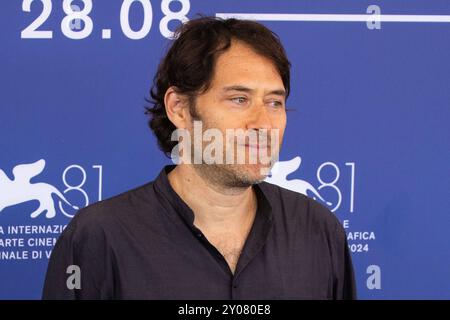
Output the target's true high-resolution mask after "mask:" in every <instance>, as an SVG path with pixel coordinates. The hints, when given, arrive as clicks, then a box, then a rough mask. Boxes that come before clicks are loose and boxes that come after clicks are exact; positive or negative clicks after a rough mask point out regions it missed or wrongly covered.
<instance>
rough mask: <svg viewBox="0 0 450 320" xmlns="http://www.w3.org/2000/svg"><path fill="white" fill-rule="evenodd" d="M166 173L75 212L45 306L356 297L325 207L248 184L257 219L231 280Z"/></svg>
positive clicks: (343, 248) (49, 278) (344, 249)
mask: <svg viewBox="0 0 450 320" xmlns="http://www.w3.org/2000/svg"><path fill="white" fill-rule="evenodd" d="M173 168H174V166H166V167H165V168H164V169H163V170H162V171H161V173H160V174H159V176H158V177H157V179H156V180H155V181H153V182H150V183H148V184H146V185H144V186H141V187H139V188H136V189H134V190H130V191H127V192H125V193H123V194H121V195H118V196H116V197H113V198H111V199H108V200H104V201H101V202H98V203H95V204H93V205H90V206H88V207H86V208H84V209H81V210H80V211H79V212H78V213H77V215H76V216H75V217H74V218H73V219H72V221H71V222H70V223H69V225H68V226H67V228H66V229H65V230H64V232H63V233H62V235H61V236H60V238H59V239H58V241H57V243H56V245H55V248H54V249H53V252H52V255H51V259H50V262H49V266H48V270H47V275H46V279H45V285H44V290H43V298H45V299H221V300H222V299H353V298H356V294H355V281H354V275H353V268H352V263H351V259H350V254H349V250H348V245H347V240H346V235H345V232H344V230H343V228H342V226H341V224H340V223H339V221H338V220H337V219H336V217H335V216H334V215H333V214H332V213H331V212H330V211H329V210H328V209H327V208H325V207H324V206H322V205H321V204H319V203H318V202H316V201H314V200H312V199H310V198H308V197H306V196H304V195H302V194H299V193H296V192H292V191H289V190H286V189H283V188H281V187H278V186H275V185H272V184H269V183H266V182H262V183H260V184H257V185H254V190H255V192H256V195H257V212H256V216H255V220H254V222H253V225H252V228H251V230H250V233H249V235H248V237H247V239H246V242H245V244H244V247H243V251H242V253H241V256H240V257H239V261H238V263H237V266H236V270H235V273H234V274H233V273H232V272H231V270H230V268H229V266H228V264H227V262H226V261H225V259H224V258H223V256H222V255H221V254H220V253H219V251H218V250H217V249H216V248H215V247H214V246H213V245H212V244H211V243H210V242H209V241H208V239H206V237H205V236H204V235H203V234H202V232H201V231H200V230H199V229H198V228H196V227H195V226H194V224H193V222H194V213H193V212H192V210H191V209H190V208H189V207H188V206H187V204H186V203H185V202H183V200H182V199H181V198H180V197H179V196H178V194H177V193H176V192H175V191H174V190H173V189H172V187H171V185H170V184H169V181H168V178H167V174H168V173H169V172H170V170H172V169H173ZM70 265H76V266H78V267H79V268H80V274H79V275H80V276H81V288H80V289H76V288H74V289H69V288H68V286H67V282H68V278H69V277H70V276H71V275H73V274H75V273H72V272H73V269H70V270H69V272H67V271H68V270H67V268H68V267H69V266H70ZM72 280H73V278H72V279H71V280H70V281H72ZM72 283H75V282H72ZM71 288H73V287H71Z"/></svg>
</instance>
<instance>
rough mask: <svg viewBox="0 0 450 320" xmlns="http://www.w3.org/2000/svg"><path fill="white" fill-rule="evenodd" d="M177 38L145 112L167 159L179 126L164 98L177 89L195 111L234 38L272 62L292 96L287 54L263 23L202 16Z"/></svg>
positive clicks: (160, 65)
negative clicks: (174, 133) (195, 105)
mask: <svg viewBox="0 0 450 320" xmlns="http://www.w3.org/2000/svg"><path fill="white" fill-rule="evenodd" d="M175 39H176V40H175V41H174V42H173V43H172V45H171V47H170V48H169V50H168V52H167V54H166V56H165V57H164V59H163V60H162V61H161V63H160V64H159V67H158V71H157V72H156V75H155V77H154V79H153V86H152V88H151V90H150V96H151V99H149V100H148V102H149V103H150V104H151V107H146V111H145V114H147V115H149V116H150V119H149V121H148V125H149V127H150V128H151V129H152V130H153V132H154V134H155V135H156V138H157V139H158V145H159V147H160V149H161V150H162V151H163V152H164V153H165V154H166V156H168V157H170V152H171V151H172V149H173V147H175V146H176V145H177V143H178V141H171V135H172V132H173V131H174V130H175V129H176V127H175V126H174V125H173V123H172V122H171V121H170V120H169V118H168V117H167V114H166V108H165V105H164V95H165V93H166V91H167V89H168V88H169V87H171V86H175V87H176V88H177V91H178V92H179V93H181V94H184V95H185V96H186V97H188V102H189V106H190V107H191V109H190V110H191V111H192V108H193V106H194V104H195V97H196V96H197V95H198V94H200V93H202V92H204V91H206V90H207V89H208V87H209V85H210V84H211V81H212V77H213V72H214V65H215V62H216V60H217V57H218V56H219V54H220V53H223V52H224V51H226V50H227V49H228V48H230V46H231V40H232V39H234V40H239V41H242V42H244V43H246V44H247V45H249V46H250V47H251V48H252V49H253V50H255V52H257V53H258V54H261V55H262V56H264V57H266V58H268V59H269V60H270V61H272V62H273V64H274V65H275V67H276V68H277V70H278V72H279V74H280V77H281V79H282V81H283V84H284V88H285V90H286V97H287V96H288V95H289V90H290V63H289V60H288V58H287V56H286V52H285V50H284V48H283V46H282V44H281V42H280V40H279V37H278V36H277V35H276V34H275V33H273V32H272V31H271V30H269V29H268V28H267V27H265V26H263V25H262V24H260V23H257V22H254V21H248V20H237V19H220V18H216V17H200V18H198V19H194V20H191V21H188V22H186V23H185V24H182V25H181V26H180V27H179V28H178V29H177V30H176V31H175ZM194 111H195V110H194Z"/></svg>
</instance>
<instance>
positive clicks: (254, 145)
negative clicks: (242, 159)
mask: <svg viewBox="0 0 450 320" xmlns="http://www.w3.org/2000/svg"><path fill="white" fill-rule="evenodd" d="M243 146H245V147H246V148H249V149H257V150H259V149H267V145H265V144H244V145H243Z"/></svg>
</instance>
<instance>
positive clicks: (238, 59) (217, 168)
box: [191, 41, 286, 187]
mask: <svg viewBox="0 0 450 320" xmlns="http://www.w3.org/2000/svg"><path fill="white" fill-rule="evenodd" d="M195 113H196V114H197V115H198V117H199V120H201V121H202V126H203V130H207V129H210V128H216V129H218V130H220V131H221V132H222V136H223V138H224V139H223V141H224V147H223V154H224V158H225V154H226V152H227V150H226V149H227V148H228V149H230V148H235V160H236V157H237V156H238V153H239V151H240V152H241V153H242V152H245V155H244V158H245V163H244V164H237V163H236V161H234V164H226V163H225V164H209V165H207V164H204V165H200V166H196V168H197V169H198V170H202V174H206V175H208V178H211V179H214V180H217V181H218V182H220V183H222V184H226V185H227V186H229V187H245V186H249V185H251V184H254V183H258V182H260V181H262V180H264V178H265V174H264V173H263V172H264V171H268V169H269V168H270V166H271V164H272V163H267V162H266V163H261V161H259V157H257V159H258V160H257V162H256V163H254V162H253V164H251V163H249V162H250V159H249V157H250V153H253V154H258V152H261V153H266V154H272V157H278V152H279V148H280V146H281V142H282V138H283V134H284V129H285V127H286V110H285V88H284V85H283V81H282V79H281V77H280V75H279V73H278V71H277V69H276V68H275V66H274V64H273V63H272V62H271V61H270V60H268V59H267V58H265V57H264V56H261V55H259V54H258V53H256V52H255V51H253V50H252V49H251V47H249V46H247V45H246V44H245V43H243V42H239V41H233V42H232V45H231V47H230V49H229V50H227V51H226V52H224V53H223V54H221V55H220V56H219V57H218V59H217V61H216V65H215V70H214V75H213V79H212V82H211V85H210V87H209V89H208V90H207V91H206V92H204V93H202V94H200V95H198V96H197V98H196V103H195ZM191 129H192V128H191ZM227 129H242V130H243V131H244V132H250V131H253V133H255V132H260V131H262V132H264V130H265V131H266V132H267V133H268V134H267V135H265V136H267V138H268V139H267V140H266V141H261V140H260V141H257V143H256V144H252V143H249V142H250V141H249V139H247V140H246V142H245V144H244V145H242V143H238V141H236V140H235V139H234V137H232V141H227V140H226V130H227ZM262 129H264V130H262ZM274 129H275V130H274ZM277 129H278V130H277ZM276 131H278V132H277V134H278V139H279V140H278V141H277V143H276V145H275V148H272V149H271V143H270V133H271V132H272V133H275V132H276ZM191 133H192V131H191ZM237 144H239V145H240V148H237ZM204 146H205V144H204V145H203V147H204ZM272 147H273V146H272ZM274 149H275V150H274Z"/></svg>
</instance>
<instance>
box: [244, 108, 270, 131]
mask: <svg viewBox="0 0 450 320" xmlns="http://www.w3.org/2000/svg"><path fill="white" fill-rule="evenodd" d="M250 112H251V115H250V119H249V121H248V124H247V129H254V130H258V129H267V130H269V129H271V128H272V122H271V119H270V116H269V114H268V110H267V108H266V107H265V105H264V104H263V103H260V104H259V105H257V106H255V108H253V110H250Z"/></svg>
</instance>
